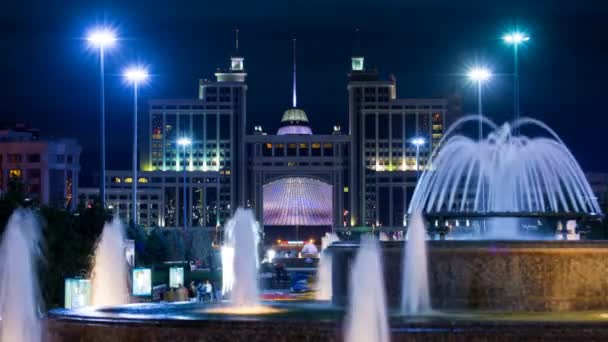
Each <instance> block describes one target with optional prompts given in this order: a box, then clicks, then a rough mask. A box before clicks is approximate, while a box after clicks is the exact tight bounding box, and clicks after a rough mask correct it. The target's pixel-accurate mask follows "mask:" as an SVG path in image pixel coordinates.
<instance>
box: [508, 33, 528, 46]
mask: <svg viewBox="0 0 608 342" xmlns="http://www.w3.org/2000/svg"><path fill="white" fill-rule="evenodd" d="M502 39H503V40H504V41H505V43H507V44H516V45H517V44H521V43H523V42H527V41H529V40H530V37H529V36H528V35H526V34H525V33H522V32H513V33H509V34H505V35H504V36H503V37H502Z"/></svg>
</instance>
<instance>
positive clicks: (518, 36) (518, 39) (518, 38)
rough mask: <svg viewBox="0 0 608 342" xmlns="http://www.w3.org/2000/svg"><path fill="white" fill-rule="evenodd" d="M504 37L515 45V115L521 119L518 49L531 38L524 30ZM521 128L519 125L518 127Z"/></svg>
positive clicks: (505, 40) (516, 118) (508, 42)
mask: <svg viewBox="0 0 608 342" xmlns="http://www.w3.org/2000/svg"><path fill="white" fill-rule="evenodd" d="M502 39H503V40H504V42H505V43H507V44H509V45H513V115H514V116H515V121H517V120H519V63H518V57H517V50H518V46H519V44H523V43H525V42H527V41H528V40H530V37H529V36H528V35H526V34H525V33H522V32H517V31H516V32H511V33H508V34H505V35H504V36H503V37H502ZM516 129H517V130H519V126H517V128H516Z"/></svg>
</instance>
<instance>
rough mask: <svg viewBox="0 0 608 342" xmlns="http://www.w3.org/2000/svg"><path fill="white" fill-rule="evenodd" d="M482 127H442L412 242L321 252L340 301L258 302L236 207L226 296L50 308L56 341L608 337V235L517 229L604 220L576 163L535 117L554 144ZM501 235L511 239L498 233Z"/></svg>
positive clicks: (253, 234) (248, 225)
mask: <svg viewBox="0 0 608 342" xmlns="http://www.w3.org/2000/svg"><path fill="white" fill-rule="evenodd" d="M471 120H473V118H470V117H469V118H465V119H462V120H460V121H458V122H457V123H456V126H457V127H458V126H460V125H463V124H464V123H465V122H469V121H471ZM485 122H486V124H487V125H489V126H490V127H492V129H493V131H492V132H491V133H490V134H489V135H488V137H487V138H486V139H483V140H482V141H474V140H472V139H469V138H466V137H464V136H459V135H454V134H453V132H454V128H453V127H452V128H450V129H449V130H448V131H447V132H446V137H445V138H444V140H443V141H442V142H441V144H440V149H439V150H438V151H436V153H435V154H434V158H433V159H432V160H431V163H429V166H430V168H429V170H427V171H425V173H424V174H423V176H422V178H421V182H420V184H419V188H417V190H416V191H415V193H414V197H413V200H412V203H411V206H410V208H409V212H410V214H411V215H410V222H409V225H410V229H409V232H408V240H407V242H406V243H405V244H404V243H403V242H401V241H385V242H382V243H379V242H377V241H374V240H370V239H369V238H364V239H363V241H362V242H361V244H360V243H359V242H357V241H339V242H334V243H332V244H331V245H330V246H329V247H327V248H326V250H325V251H324V252H323V258H325V256H326V255H331V262H327V263H326V264H327V265H329V264H331V271H329V272H328V274H331V275H332V276H331V282H330V283H331V292H332V293H331V303H332V305H328V304H327V303H326V302H318V301H310V300H294V301H291V300H289V301H284V302H282V301H275V302H269V301H264V302H260V301H259V300H258V293H259V289H258V287H257V284H258V282H257V260H258V255H257V239H258V234H257V228H258V227H257V224H256V223H255V220H254V218H253V215H252V213H251V212H249V211H246V210H243V209H238V210H237V211H236V213H235V216H234V217H233V218H232V219H231V220H230V221H229V222H228V224H227V225H226V227H225V232H226V244H225V246H224V248H223V250H222V256H223V281H224V283H223V289H224V292H225V293H226V294H227V295H228V296H229V297H230V299H231V302H229V303H227V304H209V305H207V304H205V305H200V304H193V303H189V304H129V305H120V306H113V307H105V308H89V309H88V310H87V309H75V310H52V311H51V312H50V313H49V318H48V320H47V322H46V323H47V327H48V331H49V333H48V341H51V342H54V341H63V340H70V339H74V338H75V336H76V337H78V338H81V337H82V336H86V339H87V340H89V341H103V340H107V339H108V338H112V339H115V340H146V341H162V340H166V339H167V336H170V338H173V339H179V338H182V339H198V340H230V341H253V340H255V341H266V342H271V341H285V340H293V341H299V340H309V341H312V340H314V341H317V340H318V341H325V340H334V341H340V340H346V341H359V340H361V341H387V340H388V338H389V334H390V336H391V337H392V338H393V339H394V340H413V341H431V340H449V339H454V338H457V339H459V340H492V339H496V338H497V337H498V338H500V339H504V340H526V339H528V340H529V339H534V340H538V339H555V338H556V337H557V338H558V339H564V340H566V339H568V340H573V339H580V340H608V315H606V313H605V312H602V311H605V310H606V309H608V286H606V279H608V267H606V261H605V260H607V259H608V248H606V242H603V241H547V240H546V239H547V237H546V236H543V239H544V240H539V239H536V240H523V238H528V239H529V237H530V235H527V234H526V233H525V232H523V231H522V229H520V228H521V227H520V226H523V225H522V224H521V222H519V220H521V219H522V218H534V219H537V220H541V219H546V218H547V217H550V218H553V219H555V218H557V219H559V220H561V221H560V222H562V225H563V224H564V222H566V221H567V220H575V219H580V218H589V217H593V216H594V215H595V214H599V208H598V207H597V203H596V202H595V199H594V198H593V197H592V195H591V192H590V189H589V185H588V184H587V182H586V180H585V179H584V178H583V176H582V172H581V170H580V167H579V166H578V164H576V161H575V160H574V158H573V156H572V155H571V154H570V152H569V151H568V149H567V148H566V147H565V146H564V145H563V143H562V142H561V140H559V137H557V135H555V133H554V132H553V131H551V130H550V129H549V128H548V127H546V126H545V125H544V124H542V123H540V122H538V121H535V120H532V119H522V120H521V121H519V122H517V123H515V124H514V126H527V125H530V126H532V127H534V128H536V129H540V130H543V131H544V132H545V133H548V135H549V137H548V138H547V137H537V138H528V137H523V136H512V134H511V126H510V125H503V126H501V127H498V126H496V125H495V124H493V123H491V122H489V121H488V120H485ZM459 158H462V160H460V159H459ZM422 216H425V218H426V219H427V220H428V221H429V222H430V227H429V228H430V229H429V230H430V231H431V233H433V229H435V230H436V231H441V235H442V236H443V237H446V236H447V238H446V239H444V240H438V241H432V240H429V241H426V240H425V229H424V228H425V227H424V223H423V222H424V221H423V217H422ZM458 220H460V222H466V226H467V227H468V223H469V220H470V221H476V222H473V224H471V226H475V227H477V229H478V230H479V231H478V232H476V233H474V234H471V235H470V236H474V237H476V238H477V237H479V238H482V239H484V240H481V241H480V240H475V241H471V240H464V241H463V240H461V241H455V240H451V238H452V235H451V234H452V232H451V230H452V229H453V228H454V226H458ZM439 222H440V223H439ZM553 223H555V222H553ZM526 224H527V223H526ZM508 225H510V226H511V227H510V229H509V227H508ZM547 226H548V225H547ZM551 226H552V228H551V232H550V235H551V236H555V227H556V224H552V225H551ZM566 227H567V228H568V231H570V230H573V229H574V227H573V223H569V224H567V226H566ZM486 228H487V229H486ZM571 228H572V229H571ZM526 229H527V228H526ZM564 230H565V229H564ZM496 236H503V238H507V240H491V239H490V238H495V237H496ZM536 237H538V236H536ZM513 239H515V241H514V240H513ZM395 240H396V239H395ZM404 247H406V248H405V250H404ZM425 249H426V252H425ZM380 251H381V252H382V257H380ZM425 257H426V258H427V259H425ZM380 259H382V261H381V260H380ZM327 261H329V260H327ZM321 267H323V266H321ZM325 267H326V266H325ZM320 272H321V273H323V272H327V270H326V271H321V270H320ZM327 278H329V277H327ZM383 279H384V280H383ZM349 280H350V281H349ZM425 283H426V284H428V286H425ZM431 307H432V308H433V311H431V310H430V309H431ZM344 308H347V309H346V310H344ZM563 312H568V313H567V314H563ZM388 313H392V319H391V320H390V321H391V325H390V327H391V328H392V329H390V330H389V324H388V322H387V320H388ZM420 315H424V317H420ZM117 323H119V324H117ZM503 323H504V324H503ZM342 324H344V325H343V326H342V328H343V329H337V327H338V326H340V325H342ZM454 336H456V337H454Z"/></svg>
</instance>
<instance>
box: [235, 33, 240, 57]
mask: <svg viewBox="0 0 608 342" xmlns="http://www.w3.org/2000/svg"><path fill="white" fill-rule="evenodd" d="M235 31H236V32H235V34H236V41H235V51H236V54H237V55H238V54H239V29H238V28H237V29H236V30H235Z"/></svg>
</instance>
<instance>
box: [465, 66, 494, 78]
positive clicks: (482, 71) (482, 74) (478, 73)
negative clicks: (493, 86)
mask: <svg viewBox="0 0 608 342" xmlns="http://www.w3.org/2000/svg"><path fill="white" fill-rule="evenodd" d="M468 76H469V78H470V79H472V80H473V81H486V80H488V79H489V78H490V77H491V76H492V73H491V72H490V70H488V69H486V68H474V69H471V70H470V71H469V73H468Z"/></svg>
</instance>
